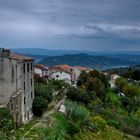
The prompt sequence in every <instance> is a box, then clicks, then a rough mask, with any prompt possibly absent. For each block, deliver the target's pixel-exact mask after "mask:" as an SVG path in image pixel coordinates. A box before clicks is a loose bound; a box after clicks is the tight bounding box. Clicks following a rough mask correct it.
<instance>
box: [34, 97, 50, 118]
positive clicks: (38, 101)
mask: <svg viewBox="0 0 140 140" xmlns="http://www.w3.org/2000/svg"><path fill="white" fill-rule="evenodd" d="M47 108H48V101H47V100H45V99H44V98H43V97H41V96H38V97H36V98H35V99H34V101H33V114H34V115H35V116H36V117H41V116H42V114H43V109H47Z"/></svg>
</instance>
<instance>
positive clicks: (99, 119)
mask: <svg viewBox="0 0 140 140" xmlns="http://www.w3.org/2000/svg"><path fill="white" fill-rule="evenodd" d="M92 122H93V123H95V125H98V126H99V129H101V130H103V129H104V128H105V127H106V125H107V122H106V121H105V120H104V119H103V118H102V117H101V116H95V117H94V118H93V119H92Z"/></svg>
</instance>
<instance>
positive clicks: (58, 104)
mask: <svg viewBox="0 0 140 140" xmlns="http://www.w3.org/2000/svg"><path fill="white" fill-rule="evenodd" d="M64 101H65V98H62V99H61V100H60V101H58V102H57V103H56V104H55V105H54V108H53V109H52V110H50V111H47V112H44V114H43V116H42V117H41V118H40V119H39V120H38V122H37V123H36V124H35V125H34V126H32V127H31V128H30V130H29V131H27V132H26V133H25V134H24V135H23V136H22V137H21V138H20V140H26V138H25V137H26V136H27V135H28V134H29V133H30V132H31V130H33V129H34V128H36V127H41V126H42V125H44V122H45V121H46V118H47V117H50V116H51V115H52V114H53V113H54V112H55V111H56V110H58V109H59V107H60V105H61V104H62V103H64Z"/></svg>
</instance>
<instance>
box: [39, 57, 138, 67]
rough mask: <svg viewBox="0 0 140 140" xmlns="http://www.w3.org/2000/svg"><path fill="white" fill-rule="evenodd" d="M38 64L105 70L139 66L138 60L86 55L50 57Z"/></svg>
mask: <svg viewBox="0 0 140 140" xmlns="http://www.w3.org/2000/svg"><path fill="white" fill-rule="evenodd" d="M40 63H42V64H45V65H48V66H53V65H59V64H67V65H71V66H77V65H80V66H84V67H90V68H96V66H97V65H100V67H101V69H107V68H112V67H121V66H130V65H136V64H140V60H139V61H133V60H129V59H128V60H127V59H122V58H121V59H119V58H114V57H111V56H92V55H88V54H68V55H62V56H50V57H47V58H45V59H43V60H42V61H40Z"/></svg>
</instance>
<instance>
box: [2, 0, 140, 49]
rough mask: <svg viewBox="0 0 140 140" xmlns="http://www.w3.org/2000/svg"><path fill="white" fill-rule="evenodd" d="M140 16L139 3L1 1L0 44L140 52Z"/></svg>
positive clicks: (112, 0) (135, 0) (107, 0)
mask: <svg viewBox="0 0 140 140" xmlns="http://www.w3.org/2000/svg"><path fill="white" fill-rule="evenodd" d="M139 13H140V1H138V0H123V1H122V0H4V1H0V43H1V44H2V45H4V46H8V47H47V48H50V49H51V48H52V49H58V47H59V48H60V49H69V47H71V49H88V50H110V49H112V50H114V49H115V48H116V47H117V48H118V49H120V50H126V49H128V50H140V41H139V40H140V16H139ZM116 50H117V49H116Z"/></svg>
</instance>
